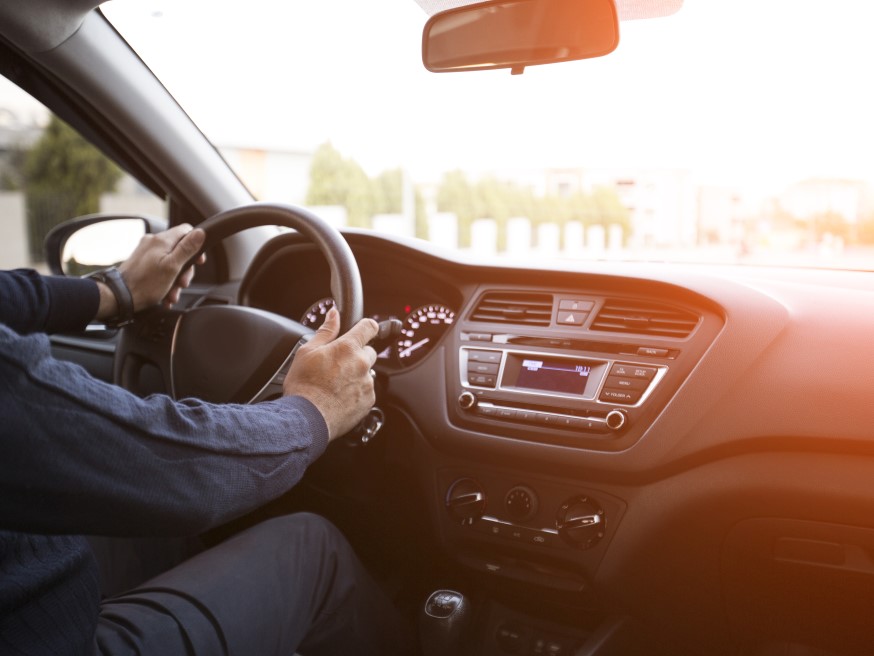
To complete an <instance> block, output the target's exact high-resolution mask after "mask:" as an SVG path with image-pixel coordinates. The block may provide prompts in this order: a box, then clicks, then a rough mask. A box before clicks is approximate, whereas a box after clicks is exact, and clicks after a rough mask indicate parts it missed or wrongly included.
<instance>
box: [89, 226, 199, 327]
mask: <svg viewBox="0 0 874 656" xmlns="http://www.w3.org/2000/svg"><path fill="white" fill-rule="evenodd" d="M205 239H206V234H205V233H204V232H203V230H199V229H195V228H192V227H191V226H190V225H189V224H187V223H183V224H182V225H178V226H176V227H174V228H170V229H169V230H165V231H164V232H159V233H157V234H154V235H145V236H143V238H142V239H141V240H140V243H139V244H137V247H136V249H134V252H133V253H131V255H130V257H129V258H128V259H127V260H125V261H124V262H123V263H122V264H120V265H119V267H118V270H119V273H121V277H122V278H123V279H124V282H125V284H126V285H127V286H128V289H129V290H130V293H131V296H132V297H133V303H134V311H135V312H138V311H140V310H143V309H145V308H148V307H151V306H153V305H157V304H158V303H163V304H164V305H167V306H169V305H172V304H173V303H176V302H177V301H178V300H179V294H180V292H181V291H182V289H184V288H185V287H188V285H189V284H191V279H192V278H193V277H194V267H193V266H191V267H188V269H186V270H185V271H182V268H183V267H184V266H185V264H186V263H187V262H189V261H190V260H191V258H193V257H194V256H195V255H197V253H198V251H200V249H201V248H202V247H203V242H204V240H205ZM204 261H205V258H204V256H203V255H201V256H200V257H199V258H198V259H197V261H196V262H195V263H196V264H202V263H203V262H204ZM101 287H103V285H101ZM117 311H118V308H117V307H116V302H115V297H114V296H113V294H112V293H111V292H109V290H108V289H101V290H100V309H99V310H98V313H97V319H98V320H99V319H106V318H108V317H113V316H115V315H116V313H117Z"/></svg>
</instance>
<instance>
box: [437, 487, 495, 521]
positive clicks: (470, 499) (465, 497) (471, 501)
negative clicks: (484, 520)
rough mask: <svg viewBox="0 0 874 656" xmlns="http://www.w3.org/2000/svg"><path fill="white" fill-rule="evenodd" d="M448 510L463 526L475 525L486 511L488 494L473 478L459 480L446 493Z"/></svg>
mask: <svg viewBox="0 0 874 656" xmlns="http://www.w3.org/2000/svg"><path fill="white" fill-rule="evenodd" d="M446 509H447V510H448V511H449V514H451V515H452V516H453V517H455V519H457V520H458V521H460V522H461V524H473V522H474V520H476V519H479V518H480V517H482V515H483V513H484V512H485V509H486V493H485V491H484V490H483V488H482V486H481V485H480V484H479V483H477V482H476V481H475V480H473V479H472V478H459V479H458V480H457V481H455V482H454V483H453V484H452V485H450V486H449V490H448V491H447V492H446Z"/></svg>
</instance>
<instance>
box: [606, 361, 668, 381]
mask: <svg viewBox="0 0 874 656" xmlns="http://www.w3.org/2000/svg"><path fill="white" fill-rule="evenodd" d="M656 371H658V369H656V368H655V367H638V366H637V365H633V364H620V363H618V362H617V363H616V364H614V365H613V366H612V367H611V368H610V375H611V376H621V377H623V378H642V379H643V380H652V379H653V378H654V377H655V375H656Z"/></svg>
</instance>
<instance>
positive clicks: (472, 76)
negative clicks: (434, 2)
mask: <svg viewBox="0 0 874 656" xmlns="http://www.w3.org/2000/svg"><path fill="white" fill-rule="evenodd" d="M106 13H107V15H108V16H109V17H110V19H111V20H112V21H113V22H114V23H115V24H116V26H117V27H118V28H119V29H120V31H121V32H122V34H124V35H126V36H127V38H128V39H129V41H130V42H131V44H132V45H133V46H134V47H135V48H136V49H137V50H138V51H139V52H140V53H141V55H142V56H143V58H144V59H145V60H146V62H147V63H149V64H150V65H151V66H152V68H153V70H154V71H155V72H156V73H157V74H158V76H159V77H160V78H161V79H162V80H163V81H164V83H165V84H166V85H167V87H168V88H169V89H170V91H171V92H172V93H173V94H174V95H175V96H176V97H177V99H178V100H179V102H180V103H181V105H182V106H183V107H185V108H186V109H187V110H188V111H189V113H190V114H191V116H192V117H193V118H194V119H195V121H196V122H197V123H198V124H199V125H200V126H201V128H202V129H203V130H204V132H205V133H206V134H207V135H208V136H209V137H210V138H211V139H212V140H213V141H215V142H217V143H218V144H219V145H240V146H255V145H259V146H266V145H272V146H274V147H280V148H281V147H287V148H300V147H305V148H312V147H314V146H316V145H318V144H319V143H321V142H323V141H326V140H328V139H330V140H331V141H332V142H333V143H334V145H335V146H337V147H338V148H339V149H340V150H341V151H342V152H343V153H344V154H346V155H347V156H351V157H354V158H355V159H356V160H358V161H359V162H360V163H362V164H363V165H364V166H365V167H366V168H367V169H369V170H370V171H371V172H372V173H373V172H377V171H379V170H380V169H383V168H388V167H393V166H398V165H401V166H404V167H406V168H407V169H408V170H410V171H411V172H412V173H413V176H414V178H416V179H419V180H422V179H429V178H430V179H437V178H438V177H439V174H440V173H441V172H442V171H444V170H448V169H453V168H463V169H466V170H469V171H472V172H481V171H487V170H490V169H496V170H508V169H518V170H525V169H528V170H532V169H537V168H543V167H559V166H574V167H576V166H579V167H594V168H598V167H609V168H612V167H657V168H668V167H670V168H682V169H690V170H692V171H693V172H694V173H693V175H694V177H695V179H696V180H698V181H700V182H707V183H721V184H740V185H743V186H744V187H746V188H751V187H752V188H761V189H763V190H764V189H770V190H772V191H775V192H779V191H780V188H781V187H782V186H785V185H786V184H789V183H791V182H793V181H795V180H798V179H801V178H804V177H810V176H841V177H852V178H860V179H867V180H871V181H874V164H872V162H874V159H872V158H874V130H872V129H871V117H872V116H874V92H872V91H871V90H870V82H869V79H870V75H869V73H868V69H869V66H870V64H871V62H872V61H874V52H872V51H874V39H871V36H870V34H871V31H872V28H874V3H869V2H860V1H859V0H829V2H822V1H819V2H812V1H810V0H686V3H685V6H684V8H683V9H682V10H681V11H680V12H679V13H678V14H677V15H676V16H673V17H670V18H662V19H656V20H648V21H633V22H626V23H623V24H622V35H621V43H620V46H619V48H618V50H617V51H616V52H615V53H613V54H612V55H609V56H607V57H604V58H601V59H597V60H587V61H582V62H573V63H566V64H560V65H554V66H541V67H534V68H529V69H528V70H527V71H526V72H525V74H524V75H522V76H511V75H510V74H509V72H507V71H498V72H478V73H459V74H433V73H429V72H427V71H425V69H424V68H423V67H422V64H421V56H420V39H421V30H422V27H423V25H424V23H425V20H426V19H427V16H426V14H425V13H424V12H423V11H422V10H421V9H420V8H419V7H418V5H417V4H416V3H415V2H414V0H393V1H391V2H390V1H389V0H371V1H364V0H310V1H308V2H303V1H301V0H297V1H291V0H247V2H245V3H244V2H239V1H237V2H233V3H232V2H228V1H227V0H114V1H113V2H111V3H109V5H107V6H106Z"/></svg>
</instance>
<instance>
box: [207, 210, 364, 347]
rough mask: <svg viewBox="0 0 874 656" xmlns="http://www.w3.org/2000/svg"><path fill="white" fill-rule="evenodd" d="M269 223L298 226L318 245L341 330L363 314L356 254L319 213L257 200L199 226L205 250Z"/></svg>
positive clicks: (301, 231) (346, 329) (220, 214)
mask: <svg viewBox="0 0 874 656" xmlns="http://www.w3.org/2000/svg"><path fill="white" fill-rule="evenodd" d="M266 225H277V226H282V227H285V228H291V229H292V230H296V231H298V232H300V233H301V234H302V235H304V236H305V237H306V238H307V239H309V240H310V241H312V242H313V243H314V244H315V245H316V246H317V247H318V248H319V250H320V251H321V252H322V254H323V255H324V256H325V259H326V260H327V261H328V267H329V269H330V270H331V294H332V298H333V299H334V304H335V306H336V307H337V310H338V311H339V312H340V332H341V333H345V332H346V331H348V330H349V329H350V328H352V326H354V325H355V324H356V323H358V322H359V321H360V320H361V319H362V317H363V316H364V293H363V290H362V285H361V274H360V272H359V271H358V265H357V263H356V261H355V256H354V255H353V254H352V249H351V248H349V244H347V243H346V240H345V239H343V236H342V235H341V234H340V232H339V231H338V230H337V229H336V228H334V227H333V226H331V225H330V224H329V223H328V222H327V221H325V220H324V219H322V218H321V217H319V216H317V215H316V214H313V213H312V212H310V211H309V210H306V209H304V208H302V207H297V206H295V205H287V204H284V203H268V202H257V203H252V204H250V205H243V206H241V207H235V208H233V209H230V210H226V211H224V212H220V213H219V214H216V215H214V216H211V217H210V218H208V219H207V220H206V221H204V222H203V223H201V224H200V225H198V226H197V227H198V228H200V229H201V230H203V231H204V232H205V233H206V240H205V241H204V244H203V251H207V250H209V249H210V248H212V247H213V246H215V245H216V244H218V243H219V242H220V241H222V240H223V239H225V238H227V237H230V236H231V235H234V234H236V233H238V232H242V231H243V230H248V229H249V228H257V227H259V226H266Z"/></svg>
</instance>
